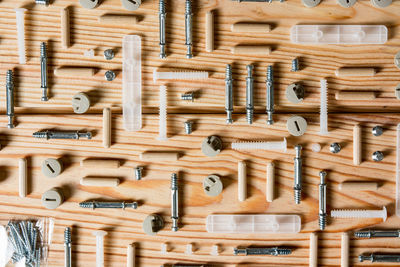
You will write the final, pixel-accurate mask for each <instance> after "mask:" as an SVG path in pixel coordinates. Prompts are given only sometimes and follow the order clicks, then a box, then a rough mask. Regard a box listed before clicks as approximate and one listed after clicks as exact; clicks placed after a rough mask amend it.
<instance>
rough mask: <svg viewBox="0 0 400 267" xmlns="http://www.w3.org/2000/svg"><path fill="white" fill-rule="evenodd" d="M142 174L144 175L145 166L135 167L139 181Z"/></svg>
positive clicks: (136, 177)
mask: <svg viewBox="0 0 400 267" xmlns="http://www.w3.org/2000/svg"><path fill="white" fill-rule="evenodd" d="M142 175H143V167H142V166H138V167H136V168H135V179H136V180H137V181H139V180H142Z"/></svg>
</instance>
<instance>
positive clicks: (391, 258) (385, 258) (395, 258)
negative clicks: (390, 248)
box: [358, 253, 400, 262]
mask: <svg viewBox="0 0 400 267" xmlns="http://www.w3.org/2000/svg"><path fill="white" fill-rule="evenodd" d="M358 260H359V261H360V262H363V261H370V262H400V255H393V254H388V255H382V254H381V255H376V254H373V253H372V254H371V255H369V256H367V255H360V256H358Z"/></svg>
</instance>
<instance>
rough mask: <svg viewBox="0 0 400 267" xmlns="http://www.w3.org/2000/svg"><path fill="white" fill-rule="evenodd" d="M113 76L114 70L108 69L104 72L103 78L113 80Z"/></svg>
mask: <svg viewBox="0 0 400 267" xmlns="http://www.w3.org/2000/svg"><path fill="white" fill-rule="evenodd" d="M115 77H116V75H115V72H113V71H112V70H108V71H106V73H104V78H105V79H106V81H109V82H111V81H114V79H115Z"/></svg>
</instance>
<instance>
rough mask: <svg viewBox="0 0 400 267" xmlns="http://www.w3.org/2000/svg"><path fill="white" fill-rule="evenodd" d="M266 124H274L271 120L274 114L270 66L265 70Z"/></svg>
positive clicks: (272, 76) (272, 80)
mask: <svg viewBox="0 0 400 267" xmlns="http://www.w3.org/2000/svg"><path fill="white" fill-rule="evenodd" d="M266 84H267V115H268V119H267V124H268V125H272V124H274V120H273V118H272V114H273V113H274V70H273V69H272V66H268V68H267V81H266Z"/></svg>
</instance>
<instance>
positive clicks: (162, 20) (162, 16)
mask: <svg viewBox="0 0 400 267" xmlns="http://www.w3.org/2000/svg"><path fill="white" fill-rule="evenodd" d="M166 19H167V13H166V12H165V2H164V0H160V2H159V11H158V22H159V34H160V58H166V57H167V56H166V54H165V21H166Z"/></svg>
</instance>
